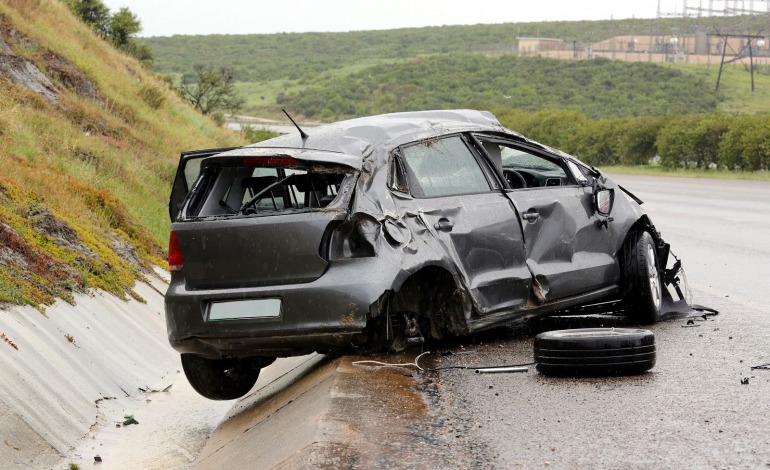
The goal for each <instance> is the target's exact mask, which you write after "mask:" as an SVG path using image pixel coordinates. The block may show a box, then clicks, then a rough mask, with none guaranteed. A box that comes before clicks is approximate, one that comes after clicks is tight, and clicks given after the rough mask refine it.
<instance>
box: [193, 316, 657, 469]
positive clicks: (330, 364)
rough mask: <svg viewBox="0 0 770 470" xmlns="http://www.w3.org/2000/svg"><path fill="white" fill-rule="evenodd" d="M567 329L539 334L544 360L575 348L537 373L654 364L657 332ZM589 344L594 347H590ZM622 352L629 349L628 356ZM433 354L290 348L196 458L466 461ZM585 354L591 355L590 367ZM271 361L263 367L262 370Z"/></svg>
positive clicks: (508, 368) (286, 463)
mask: <svg viewBox="0 0 770 470" xmlns="http://www.w3.org/2000/svg"><path fill="white" fill-rule="evenodd" d="M566 331H568V332H569V334H567V333H564V332H563V334H556V335H554V334H553V333H555V332H548V334H541V335H539V336H538V338H536V339H535V345H536V348H535V349H536V351H537V352H536V355H537V354H539V356H540V358H539V361H540V360H548V357H549V356H546V354H549V353H550V352H552V351H554V349H553V346H554V345H557V346H560V347H567V348H570V347H571V348H572V349H571V350H570V349H567V352H566V356H565V357H566V359H567V361H566V362H568V363H569V364H568V365H567V366H565V365H563V364H562V363H564V362H565V361H564V358H559V362H555V363H554V364H555V365H554V364H549V366H548V367H545V368H544V370H542V371H541V372H542V373H548V374H554V375H565V374H566V375H585V374H589V375H602V374H608V375H619V374H623V373H641V372H644V371H646V370H648V369H649V368H651V367H652V366H653V365H654V362H655V345H654V336H653V335H652V333H651V332H649V331H646V330H629V329H621V328H618V329H613V328H596V329H582V330H566ZM540 336H542V338H541V337H540ZM554 338H556V339H554ZM581 348H583V349H581ZM588 349H592V351H593V352H594V353H593V354H586V350H588ZM556 351H559V350H556ZM618 351H621V352H620V353H618ZM444 354H462V351H459V352H451V353H450V352H446V353H444ZM562 354H564V352H562ZM624 355H625V356H628V357H631V356H634V357H632V358H631V363H630V365H629V362H628V360H627V358H624V357H623V356H624ZM629 355H630V356H629ZM637 356H638V357H637ZM439 357H440V355H439V354H429V353H421V354H417V353H416V352H411V353H410V354H409V353H408V354H401V355H388V356H382V357H354V356H343V357H323V356H309V357H306V358H294V360H295V361H297V362H296V364H295V365H294V366H293V367H292V368H290V369H289V370H288V371H285V372H284V373H283V375H280V376H276V377H274V378H272V380H268V381H262V383H263V384H264V385H262V386H261V387H257V388H256V389H254V390H253V391H252V392H251V393H250V394H249V395H247V396H246V397H244V398H242V399H241V400H239V401H238V402H237V403H236V404H235V406H233V408H232V409H231V410H230V412H229V413H228V416H227V417H226V418H225V419H224V420H223V421H222V422H221V424H220V425H219V426H218V427H217V429H216V430H215V431H214V432H213V433H212V435H211V436H210V438H209V439H208V441H207V443H206V445H205V447H204V448H203V450H202V452H201V453H200V455H199V457H198V459H197V460H196V462H195V468H196V469H220V468H317V467H324V468H327V467H333V468H352V467H364V468H373V467H378V468H380V467H388V466H389V465H396V464H397V465H398V466H399V467H430V468H435V467H443V466H449V467H451V466H464V465H465V464H468V462H465V459H466V456H464V455H463V453H462V452H459V451H458V450H457V449H456V447H457V446H455V445H453V444H454V442H453V441H454V439H453V436H451V434H452V433H451V432H446V430H445V429H444V420H445V419H446V417H445V415H446V411H447V410H445V409H442V408H443V406H442V404H441V403H439V401H440V400H441V398H440V393H439V392H438V390H439V388H440V385H438V383H437V379H438V371H440V370H442V369H443V368H441V367H439V368H435V367H433V364H434V363H435V362H436V361H437V360H438V358H439ZM530 357H531V356H530ZM597 358H598V359H597ZM583 359H585V361H588V363H589V364H590V365H589V366H588V367H587V368H586V367H585V363H584V361H583ZM636 359H639V360H638V361H637V360H636ZM597 361H598V362H597ZM570 362H571V363H570ZM597 364H598V365H597ZM532 365H534V363H530V364H504V365H500V366H496V365H490V366H488V367H486V366H485V367H481V366H480V367H475V366H474V367H459V368H465V369H470V370H468V373H470V374H473V373H475V374H491V373H512V372H527V371H528V370H529V366H532ZM540 365H542V364H540ZM284 368H285V367H284ZM456 368H457V367H456ZM538 369H540V367H539V366H538ZM275 370H276V369H275V368H273V367H268V368H267V369H266V370H265V373H271V372H272V373H273V374H275V372H274V371H275ZM471 377H473V376H471ZM263 378H264V377H263Z"/></svg>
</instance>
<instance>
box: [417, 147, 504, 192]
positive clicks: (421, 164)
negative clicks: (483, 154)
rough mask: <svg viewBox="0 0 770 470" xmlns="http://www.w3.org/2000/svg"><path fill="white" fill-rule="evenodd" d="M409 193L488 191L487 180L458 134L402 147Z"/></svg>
mask: <svg viewBox="0 0 770 470" xmlns="http://www.w3.org/2000/svg"><path fill="white" fill-rule="evenodd" d="M403 156H404V160H405V161H406V164H407V165H408V167H409V170H411V171H410V181H409V183H410V184H409V186H410V189H411V191H412V195H413V196H417V197H439V196H450V195H458V194H472V193H481V192H488V191H489V190H490V186H489V182H488V181H487V179H486V177H485V176H484V173H483V172H482V170H481V167H480V166H479V163H478V162H477V161H476V158H475V157H474V156H473V154H472V153H471V151H470V149H468V146H467V145H466V144H465V142H464V141H463V139H462V138H461V137H459V136H453V137H448V138H446V139H440V140H435V141H427V142H421V143H419V144H416V145H411V146H409V147H405V148H404V149H403Z"/></svg>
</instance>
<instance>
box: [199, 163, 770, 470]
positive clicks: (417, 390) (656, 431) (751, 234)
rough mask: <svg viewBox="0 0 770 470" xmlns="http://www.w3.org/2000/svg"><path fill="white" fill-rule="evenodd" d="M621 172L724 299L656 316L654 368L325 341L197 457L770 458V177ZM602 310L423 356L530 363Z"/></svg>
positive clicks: (701, 283)
mask: <svg viewBox="0 0 770 470" xmlns="http://www.w3.org/2000/svg"><path fill="white" fill-rule="evenodd" d="M615 180H616V181H617V182H619V183H620V184H621V185H623V186H625V187H626V188H627V189H629V190H630V191H632V192H633V193H635V194H636V195H637V196H638V197H640V198H641V199H643V200H644V201H645V202H646V204H645V208H646V209H647V212H648V214H649V215H650V217H651V218H652V220H653V222H654V223H655V225H656V227H657V228H658V230H659V231H660V232H661V233H662V234H663V237H664V239H666V241H668V242H669V243H671V246H672V249H673V251H674V253H675V254H677V255H678V256H679V257H681V258H682V259H683V262H684V266H685V268H686V272H687V275H688V281H689V285H690V288H691V294H692V297H693V299H692V300H693V301H694V302H696V303H699V304H702V305H705V306H708V307H712V308H715V309H717V310H719V311H720V314H719V315H717V316H714V317H708V319H707V320H706V321H697V322H696V323H695V325H694V326H687V325H686V321H685V320H684V319H681V318H680V319H673V320H671V321H666V322H661V323H658V324H656V325H654V326H652V327H649V328H650V329H651V330H652V331H654V333H655V335H656V341H657V351H658V356H657V364H656V366H655V367H654V368H653V369H652V370H651V371H650V372H647V373H645V374H642V375H638V376H629V377H615V378H583V379H565V378H551V377H546V376H543V375H541V374H539V373H537V372H536V371H535V369H534V367H530V369H529V371H528V372H526V373H512V374H494V375H477V374H475V373H474V371H473V369H445V370H440V371H437V372H412V370H414V368H411V369H410V368H402V369H399V368H378V367H360V366H355V364H354V361H356V360H360V359H367V360H371V359H379V360H381V361H385V362H390V363H404V362H409V361H412V360H414V358H415V356H417V354H419V353H420V352H421V349H420V348H419V346H415V347H413V348H411V349H410V350H408V351H407V353H406V354H404V355H399V356H383V357H378V358H374V357H354V356H343V357H336V358H335V357H327V358H325V359H323V360H322V361H320V362H319V364H320V366H319V368H318V369H316V370H315V371H314V372H312V373H311V374H310V375H309V376H307V377H305V378H304V379H301V380H299V381H298V382H296V383H295V384H294V385H290V386H285V387H284V388H283V389H282V390H284V391H282V392H281V391H278V392H270V393H269V394H267V395H266V396H265V397H263V398H259V393H257V392H254V394H253V396H252V397H251V398H249V397H246V398H245V399H242V400H240V401H239V402H237V403H236V406H234V408H233V410H232V412H231V416H230V417H229V418H228V419H227V420H225V421H223V422H222V423H221V424H220V426H219V428H218V430H217V431H215V432H214V434H213V435H212V437H211V438H210V439H209V442H208V444H207V447H206V449H205V450H204V452H203V453H202V455H201V456H200V458H199V460H198V462H197V465H196V468H200V469H208V468H249V467H250V466H251V467H253V466H254V465H255V462H256V461H255V460H254V459H255V457H254V456H255V455H263V456H264V455H268V456H275V458H276V459H277V460H276V461H277V462H282V463H281V464H279V465H278V466H279V468H299V467H301V468H330V467H334V468H429V469H431V468H472V469H475V468H492V469H498V468H500V469H508V468H537V469H541V468H548V469H574V468H592V469H593V468H599V469H636V468H645V469H648V468H656V469H657V468H664V469H665V468H677V469H678V468H688V469H689V468H717V469H721V468H725V469H733V468H770V432H769V431H770V399H769V398H770V370H751V366H755V365H760V364H767V363H770V308H768V307H767V305H768V304H770V288H769V287H768V280H770V240H769V239H768V237H770V183H768V182H752V181H725V180H706V179H681V178H664V177H660V178H659V177H643V176H625V175H617V176H616V177H615ZM596 326H626V323H625V320H624V319H623V318H622V317H617V316H607V315H605V316H591V317H576V318H552V319H541V320H534V321H530V322H527V323H519V324H516V325H513V326H510V327H505V328H499V329H496V330H492V331H489V332H485V333H483V334H479V335H475V336H472V337H467V338H463V339H462V340H461V341H460V342H457V343H454V344H448V345H442V346H440V347H439V348H438V349H439V350H438V351H434V352H433V353H431V354H430V355H427V356H425V357H423V358H422V359H421V360H420V365H422V366H423V367H426V368H427V367H447V366H466V367H475V366H494V365H502V364H520V363H530V362H532V360H533V358H532V356H533V353H532V341H533V338H534V336H535V335H536V334H537V333H538V332H540V331H546V330H554V329H562V328H573V327H596ZM432 348H434V347H433V346H432ZM434 349H435V348H434ZM438 353H442V354H438ZM747 378H748V383H746V384H742V383H741V381H742V380H745V379H747ZM276 387H277V386H276ZM268 388H269V387H268ZM276 390H279V388H277V389H276ZM273 393H275V394H273ZM300 431H302V432H300ZM295 441H296V442H295ZM292 446H294V447H292ZM282 448H286V449H288V450H287V451H286V452H285V455H286V456H288V457H280V458H279V457H278V454H279V453H280V449H282ZM284 450H285V449H284ZM284 459H285V460H284ZM264 463H265V465H266V466H272V464H267V463H266V461H265V462H264Z"/></svg>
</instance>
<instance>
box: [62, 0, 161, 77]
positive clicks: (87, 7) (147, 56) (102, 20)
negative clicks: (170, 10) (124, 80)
mask: <svg viewBox="0 0 770 470" xmlns="http://www.w3.org/2000/svg"><path fill="white" fill-rule="evenodd" d="M65 1H66V3H67V6H69V7H70V10H72V12H73V13H75V15H77V16H78V17H79V18H80V19H81V20H83V22H84V23H85V24H87V25H89V26H91V27H92V28H93V29H94V31H96V33H97V34H99V35H100V36H102V37H103V38H105V39H107V40H108V41H110V42H111V43H112V44H113V45H115V47H117V48H118V49H120V50H122V51H124V52H126V53H128V54H130V55H132V56H134V57H136V58H137V59H138V60H139V61H141V62H143V63H145V64H147V63H149V62H152V51H151V50H150V48H149V47H148V46H147V45H145V44H139V43H138V42H136V41H135V40H134V36H135V35H136V34H137V33H139V32H140V31H141V30H142V23H141V21H139V18H137V16H136V15H135V14H134V13H133V12H132V11H131V10H129V9H128V8H126V7H123V8H121V9H120V10H118V12H117V13H115V14H114V15H111V14H110V9H109V8H108V7H107V6H106V5H105V4H104V3H102V2H101V0H65Z"/></svg>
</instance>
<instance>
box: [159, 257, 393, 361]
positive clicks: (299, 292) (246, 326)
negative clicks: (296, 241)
mask: <svg viewBox="0 0 770 470" xmlns="http://www.w3.org/2000/svg"><path fill="white" fill-rule="evenodd" d="M402 274H405V273H403V272H402V271H401V269H400V268H399V267H397V266H393V265H386V266H383V263H382V259H379V258H376V257H373V258H357V259H348V260H341V261H334V262H332V263H331V264H330V265H329V268H328V269H327V271H326V273H325V274H324V275H323V276H321V277H320V278H318V279H316V280H315V281H312V282H309V283H302V284H287V285H280V286H264V287H244V288H230V289H195V290H189V289H187V287H186V286H185V281H184V276H183V275H182V274H181V273H173V274H172V277H171V283H170V285H169V288H168V291H167V292H166V299H165V303H166V326H167V329H168V338H169V342H170V343H171V346H172V347H173V348H174V349H175V350H177V351H178V352H180V353H194V354H200V355H203V356H208V357H221V356H233V357H245V356H275V357H286V356H294V355H301V354H307V353H309V352H313V351H322V352H323V351H330V350H337V349H346V348H349V347H351V340H352V339H353V336H355V335H356V334H359V333H361V332H362V331H363V330H364V328H365V326H366V321H367V314H368V313H369V311H370V308H371V306H372V305H373V304H375V303H376V302H377V301H378V299H379V298H380V297H381V296H382V294H383V293H384V292H385V291H387V290H389V289H391V288H392V286H393V285H394V281H395V280H396V279H397V278H398V277H399V276H400V275H402ZM266 298H273V299H275V298H279V299H281V309H280V315H279V316H278V317H277V318H252V319H238V320H227V321H209V311H210V306H211V303H212V302H222V301H232V300H245V299H266Z"/></svg>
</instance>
